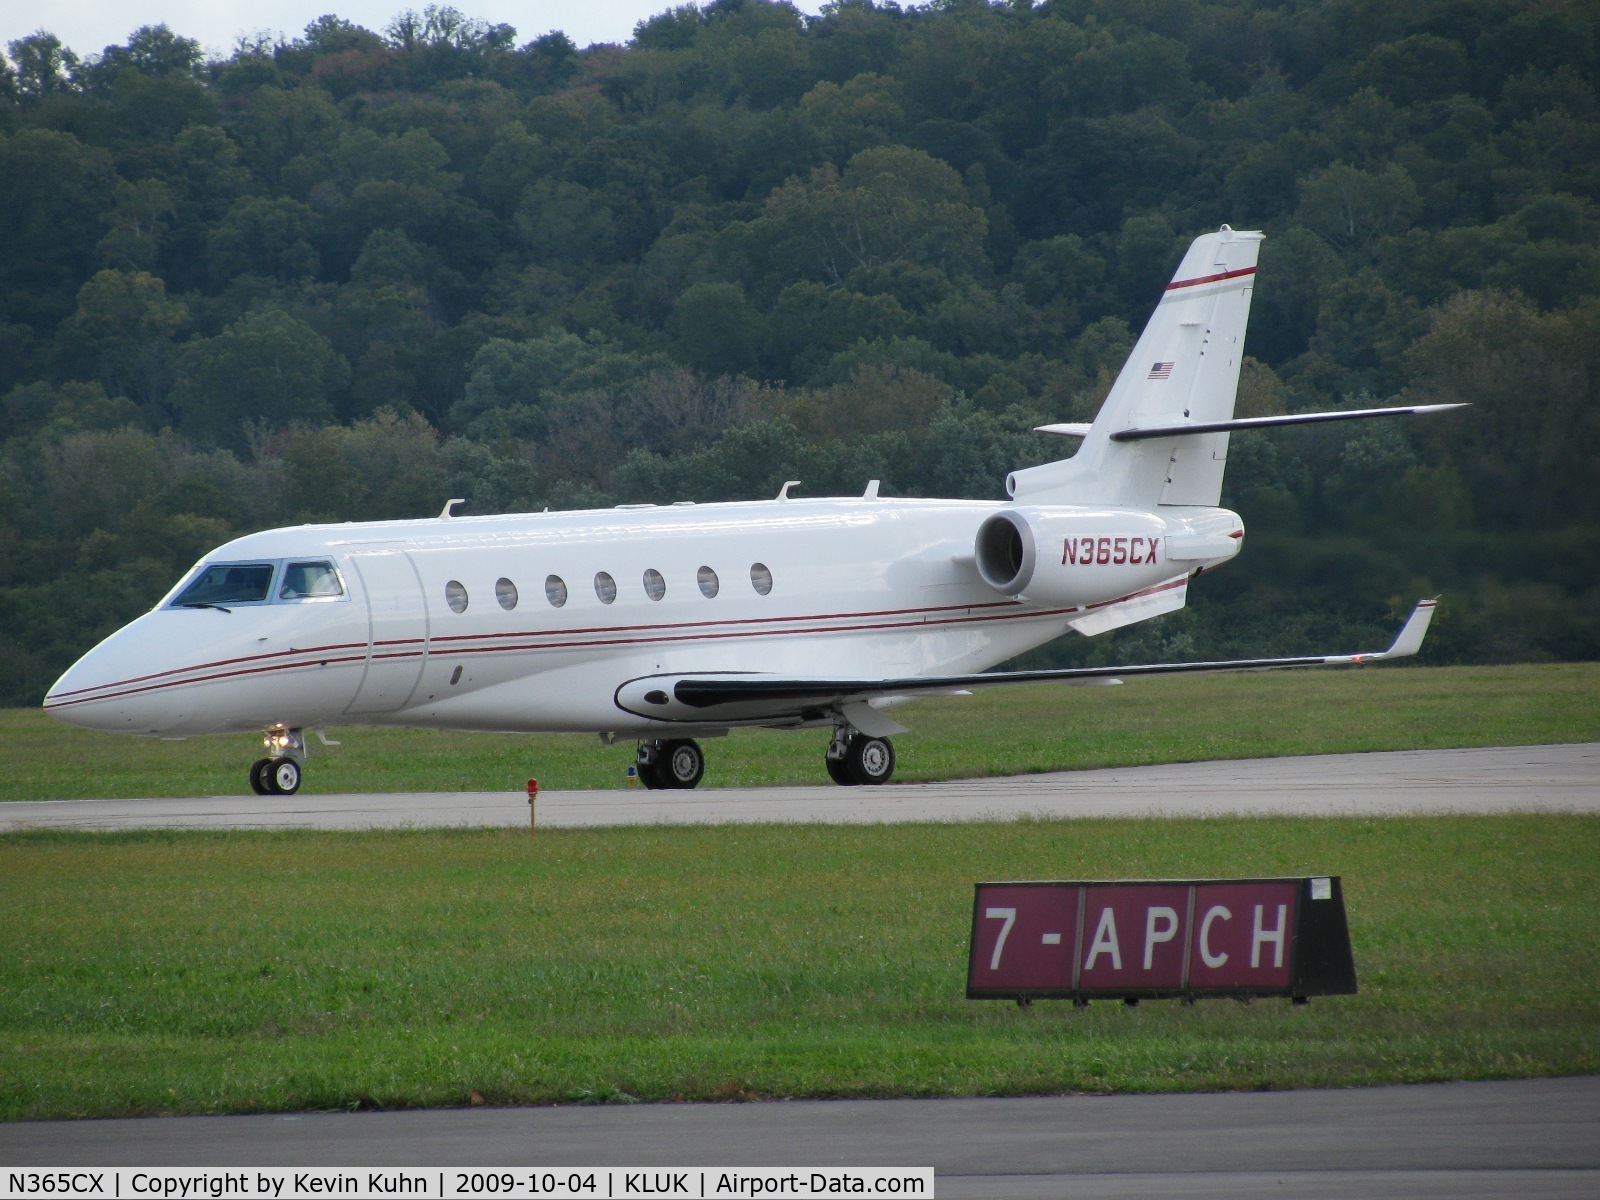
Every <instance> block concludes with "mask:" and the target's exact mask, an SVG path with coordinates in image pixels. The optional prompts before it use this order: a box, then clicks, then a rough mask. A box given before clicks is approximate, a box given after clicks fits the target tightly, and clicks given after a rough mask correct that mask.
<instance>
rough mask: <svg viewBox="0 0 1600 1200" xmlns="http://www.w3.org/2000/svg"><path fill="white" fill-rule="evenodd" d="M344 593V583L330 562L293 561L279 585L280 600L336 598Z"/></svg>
mask: <svg viewBox="0 0 1600 1200" xmlns="http://www.w3.org/2000/svg"><path fill="white" fill-rule="evenodd" d="M342 595H344V585H343V584H342V583H340V582H339V572H337V571H335V570H334V569H333V564H332V563H330V562H292V563H290V564H289V565H288V566H287V567H285V568H284V571H283V583H282V584H281V585H280V586H279V587H278V599H280V600H336V599H338V598H339V597H340V596H342Z"/></svg>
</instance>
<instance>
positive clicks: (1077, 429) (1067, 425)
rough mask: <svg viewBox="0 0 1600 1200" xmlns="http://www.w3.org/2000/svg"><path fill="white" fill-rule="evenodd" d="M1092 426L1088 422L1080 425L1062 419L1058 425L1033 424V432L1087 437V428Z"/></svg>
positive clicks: (1058, 435)
mask: <svg viewBox="0 0 1600 1200" xmlns="http://www.w3.org/2000/svg"><path fill="white" fill-rule="evenodd" d="M1093 428H1094V426H1093V425H1089V424H1082V425H1080V424H1076V423H1074V422H1070V421H1063V422H1062V423H1061V424H1059V425H1035V426H1034V427H1033V431H1034V432H1035V433H1053V434H1055V435H1056V436H1057V437H1088V436H1089V430H1091V429H1093Z"/></svg>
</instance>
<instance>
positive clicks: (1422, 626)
mask: <svg viewBox="0 0 1600 1200" xmlns="http://www.w3.org/2000/svg"><path fill="white" fill-rule="evenodd" d="M1438 603H1439V597H1437V596H1435V597H1434V598H1433V599H1431V600H1419V601H1417V606H1416V607H1415V608H1414V609H1412V610H1411V615H1410V616H1409V617H1407V618H1406V623H1405V624H1404V625H1403V626H1401V628H1400V632H1399V633H1398V634H1397V635H1396V636H1395V639H1394V645H1392V646H1390V647H1389V648H1388V649H1387V650H1385V651H1384V652H1383V653H1382V654H1375V655H1372V657H1373V658H1385V659H1387V658H1405V657H1406V656H1407V655H1410V654H1415V653H1416V652H1417V651H1418V650H1421V649H1422V639H1423V638H1425V637H1426V636H1427V635H1428V623H1429V622H1430V621H1432V620H1433V609H1434V606H1435V605H1437V604H1438Z"/></svg>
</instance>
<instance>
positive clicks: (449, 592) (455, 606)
mask: <svg viewBox="0 0 1600 1200" xmlns="http://www.w3.org/2000/svg"><path fill="white" fill-rule="evenodd" d="M444 602H445V603H446V604H448V605H449V606H450V611H451V612H458V613H463V612H466V611H467V589H466V588H464V587H462V586H461V584H460V582H458V581H457V580H454V579H452V580H451V581H450V582H449V583H447V584H445V585H444Z"/></svg>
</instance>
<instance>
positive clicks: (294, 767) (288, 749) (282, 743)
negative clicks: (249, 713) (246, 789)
mask: <svg viewBox="0 0 1600 1200" xmlns="http://www.w3.org/2000/svg"><path fill="white" fill-rule="evenodd" d="M261 741H262V745H264V746H265V747H266V750H267V757H266V758H258V759H256V761H255V762H254V763H252V764H251V766H250V790H251V791H252V792H254V793H255V794H256V795H258V796H292V795H294V794H295V793H296V792H298V791H299V790H300V779H301V776H302V775H303V773H304V771H305V762H306V739H305V735H304V733H303V732H302V731H301V730H299V729H285V728H284V727H283V726H281V725H277V726H274V727H273V728H271V729H269V730H267V731H266V733H265V734H263V735H262V739H261Z"/></svg>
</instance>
